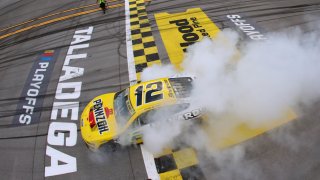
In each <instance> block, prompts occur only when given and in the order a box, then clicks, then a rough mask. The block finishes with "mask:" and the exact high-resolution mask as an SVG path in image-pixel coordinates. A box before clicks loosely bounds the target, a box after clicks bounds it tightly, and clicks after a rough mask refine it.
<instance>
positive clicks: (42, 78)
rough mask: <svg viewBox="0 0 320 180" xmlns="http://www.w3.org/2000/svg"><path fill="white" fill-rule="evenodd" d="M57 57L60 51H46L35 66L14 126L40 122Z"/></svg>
mask: <svg viewBox="0 0 320 180" xmlns="http://www.w3.org/2000/svg"><path fill="white" fill-rule="evenodd" d="M57 56H58V50H46V51H44V52H43V53H42V54H41V55H39V57H38V58H37V61H35V63H34V64H33V66H32V69H31V71H30V73H29V75H28V78H27V80H26V84H25V86H24V89H23V90H22V93H21V96H20V97H22V98H21V99H20V100H19V102H18V105H17V110H16V112H17V113H16V114H17V115H16V116H15V117H14V118H13V122H12V124H13V125H14V126H23V125H29V124H35V123H38V122H39V121H40V115H41V111H40V109H41V108H42V104H43V100H44V97H45V93H46V90H47V87H48V84H49V83H48V82H49V80H50V76H51V73H52V70H53V67H54V63H55V61H56V58H57Z"/></svg>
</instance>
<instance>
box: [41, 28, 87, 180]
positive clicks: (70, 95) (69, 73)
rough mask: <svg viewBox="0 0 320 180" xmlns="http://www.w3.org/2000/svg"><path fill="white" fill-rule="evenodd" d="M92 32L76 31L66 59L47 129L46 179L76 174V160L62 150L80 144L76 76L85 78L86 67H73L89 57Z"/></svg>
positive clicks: (79, 87)
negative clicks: (88, 49) (86, 49)
mask: <svg viewBox="0 0 320 180" xmlns="http://www.w3.org/2000/svg"><path fill="white" fill-rule="evenodd" d="M92 32H93V27H92V26H90V27H88V28H86V29H81V30H77V31H76V32H75V33H74V35H73V40H72V42H71V45H70V46H69V49H68V52H67V56H66V58H65V60H64V64H63V67H62V73H61V75H60V78H59V82H58V85H57V89H56V94H55V99H54V102H53V107H52V111H51V120H52V121H51V122H50V125H49V129H48V137H47V146H46V160H47V161H46V166H45V177H48V176H57V175H61V174H66V173H72V172H76V171H77V159H76V157H74V155H72V154H71V155H69V154H67V153H66V152H62V151H61V149H66V150H67V148H66V147H73V146H75V145H76V143H77V135H78V131H77V124H78V122H77V121H78V118H79V113H78V112H79V100H78V99H79V97H80V93H81V86H82V82H81V81H79V79H77V77H81V76H83V73H84V68H82V67H76V66H73V64H79V62H81V61H83V60H84V59H85V58H86V57H87V53H82V52H83V51H84V49H85V48H88V47H89V43H88V42H87V41H89V40H90V39H91V35H92ZM63 147H64V148H63ZM68 152H72V151H68Z"/></svg>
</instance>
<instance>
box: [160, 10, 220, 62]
mask: <svg viewBox="0 0 320 180" xmlns="http://www.w3.org/2000/svg"><path fill="white" fill-rule="evenodd" d="M155 18H156V21H157V24H158V28H159V31H160V34H161V38H162V40H163V43H164V45H165V48H166V50H167V52H168V56H169V58H170V61H171V63H172V64H174V65H176V66H177V67H179V66H178V65H179V64H180V63H181V62H182V60H183V57H184V52H186V48H187V47H188V46H190V45H192V44H194V43H195V42H198V41H200V40H202V38H203V37H209V38H213V37H214V36H215V35H216V34H217V33H218V32H219V31H220V30H219V28H218V27H217V26H216V25H215V24H214V23H213V22H212V21H211V20H210V18H208V16H207V15H206V14H205V13H204V12H203V11H202V10H201V9H200V8H193V9H188V10H187V11H186V12H182V13H175V14H169V13H158V14H155Z"/></svg>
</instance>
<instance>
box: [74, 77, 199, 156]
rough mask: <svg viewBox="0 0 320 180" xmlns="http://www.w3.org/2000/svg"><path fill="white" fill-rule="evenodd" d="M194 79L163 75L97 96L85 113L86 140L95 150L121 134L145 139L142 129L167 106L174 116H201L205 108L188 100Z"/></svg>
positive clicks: (129, 137)
mask: <svg viewBox="0 0 320 180" xmlns="http://www.w3.org/2000/svg"><path fill="white" fill-rule="evenodd" d="M192 81H193V77H174V78H161V79H155V80H151V81H146V82H141V83H138V84H135V85H132V86H130V87H128V88H126V89H123V90H121V91H119V92H116V93H108V94H102V95H100V96H98V97H95V98H94V99H93V100H92V101H91V102H89V104H88V105H87V106H86V107H85V108H84V110H83V113H82V115H81V122H80V123H81V125H80V126H81V135H82V138H83V140H84V141H85V143H86V144H87V146H88V147H89V149H92V150H97V149H98V148H99V147H100V146H101V145H102V144H112V143H116V142H117V140H118V138H119V137H120V136H121V135H125V136H127V138H128V139H130V141H131V142H132V143H142V130H143V129H144V128H145V127H147V125H150V123H153V122H152V121H151V119H152V118H150V114H153V113H154V112H155V111H158V110H163V109H169V110H170V113H172V115H174V116H173V117H172V118H170V119H171V120H172V119H179V120H181V119H182V120H189V119H196V118H199V117H200V116H201V109H190V102H189V100H188V98H189V97H190V93H191V89H192ZM127 132H130V133H127Z"/></svg>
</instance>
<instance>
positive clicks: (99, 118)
mask: <svg viewBox="0 0 320 180" xmlns="http://www.w3.org/2000/svg"><path fill="white" fill-rule="evenodd" d="M93 105H94V106H93V112H94V117H95V120H96V124H97V127H98V130H99V133H100V134H102V133H104V132H106V131H109V126H108V122H107V120H108V119H107V118H108V117H109V116H110V115H111V114H112V113H113V111H112V109H109V108H107V107H106V108H103V104H102V100H101V99H98V100H95V101H93Z"/></svg>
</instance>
